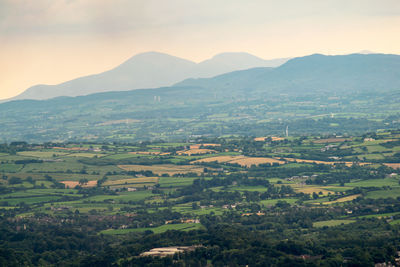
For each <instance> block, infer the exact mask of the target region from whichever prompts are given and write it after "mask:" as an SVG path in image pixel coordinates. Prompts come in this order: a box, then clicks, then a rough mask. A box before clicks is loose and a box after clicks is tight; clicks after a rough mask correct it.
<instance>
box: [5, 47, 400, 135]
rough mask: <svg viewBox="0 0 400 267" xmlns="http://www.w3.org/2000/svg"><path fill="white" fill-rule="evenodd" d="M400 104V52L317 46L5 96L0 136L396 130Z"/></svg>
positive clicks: (255, 133)
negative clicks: (164, 75) (128, 80)
mask: <svg viewBox="0 0 400 267" xmlns="http://www.w3.org/2000/svg"><path fill="white" fill-rule="evenodd" d="M184 63H185V62H184ZM185 64H186V63H185ZM188 64H189V65H191V64H190V63H188ZM399 103H400V56H398V55H385V54H368V55H362V54H353V55H346V56H324V55H319V54H315V55H311V56H306V57H301V58H295V59H291V60H289V61H288V62H286V63H285V64H283V65H281V66H279V67H276V68H266V67H262V68H252V69H247V70H241V71H234V72H230V73H226V74H223V75H219V76H216V77H213V78H207V79H205V78H202V79H189V80H185V81H183V82H180V83H177V84H176V85H174V86H170V87H163V88H155V89H142V90H140V89H138V90H130V91H118V92H103V93H96V94H90V95H86V96H77V97H57V98H53V99H49V100H18V101H8V102H6V103H3V104H0V124H1V125H2V127H1V128H0V140H3V142H5V141H10V140H13V141H17V140H28V141H30V142H46V141H49V140H64V141H65V140H87V139H88V138H95V139H99V140H119V139H118V138H120V137H118V136H125V137H126V138H129V140H149V139H157V138H159V139H163V140H164V139H165V138H167V139H168V138H171V140H172V139H174V140H176V139H179V140H181V139H186V138H190V137H191V136H203V135H204V136H220V135H254V136H265V135H266V134H268V133H269V134H281V133H283V131H284V129H285V128H286V126H287V125H290V129H291V131H292V133H293V132H297V133H298V134H307V133H309V132H310V130H311V131H313V130H315V129H317V130H318V132H320V133H327V134H331V133H338V132H340V133H346V132H355V131H375V130H376V129H386V128H387V129H389V128H391V129H395V128H396V129H398V128H399V125H400V105H399ZM333 114H334V117H333V116H332V115H333ZM331 116H332V117H331ZM319 120H322V124H320V122H321V121H320V122H319ZM121 122H126V123H121ZM110 123H112V125H110ZM115 123H121V124H120V125H117V124H115ZM310 125H314V126H313V127H314V128H313V129H310ZM123 140H125V141H126V140H128V139H123Z"/></svg>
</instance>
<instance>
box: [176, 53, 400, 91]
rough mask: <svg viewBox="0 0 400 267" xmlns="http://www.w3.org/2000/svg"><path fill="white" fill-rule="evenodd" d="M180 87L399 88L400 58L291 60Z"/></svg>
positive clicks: (357, 56) (190, 81) (316, 56)
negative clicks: (275, 66)
mask: <svg viewBox="0 0 400 267" xmlns="http://www.w3.org/2000/svg"><path fill="white" fill-rule="evenodd" d="M177 85H179V86H202V87H205V88H214V89H219V90H225V89H227V88H229V89H230V90H232V89H233V90H239V91H242V90H246V93H249V90H248V89H250V92H258V93H266V92H268V93H274V92H277V93H280V94H281V93H302V94H304V93H311V92H315V91H321V92H332V93H338V92H352V93H354V92H356V91H363V92H366V91H375V92H381V91H382V90H385V91H388V90H398V89H400V56H398V55H384V54H368V55H363V54H352V55H345V56H325V55H320V54H314V55H311V56H306V57H301V58H294V59H291V60H289V61H288V62H287V63H285V64H283V65H281V66H279V67H277V68H273V69H271V68H259V69H251V70H246V71H238V72H234V73H228V74H225V75H220V76H217V77H214V78H211V79H188V80H185V81H183V82H181V83H178V84H177Z"/></svg>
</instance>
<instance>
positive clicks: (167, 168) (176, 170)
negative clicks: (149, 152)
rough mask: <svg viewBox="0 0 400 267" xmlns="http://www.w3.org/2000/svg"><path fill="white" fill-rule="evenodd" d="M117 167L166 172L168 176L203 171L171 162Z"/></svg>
mask: <svg viewBox="0 0 400 267" xmlns="http://www.w3.org/2000/svg"><path fill="white" fill-rule="evenodd" d="M118 167H119V168H121V169H123V170H125V171H136V172H140V171H151V172H153V173H154V174H156V175H162V174H168V175H170V176H172V175H174V174H186V173H191V172H193V173H197V174H201V173H203V172H204V168H203V167H200V166H195V165H173V164H156V165H118Z"/></svg>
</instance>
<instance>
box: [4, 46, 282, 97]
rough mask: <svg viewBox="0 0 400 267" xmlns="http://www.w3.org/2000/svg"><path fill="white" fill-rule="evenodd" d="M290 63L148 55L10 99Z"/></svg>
mask: <svg viewBox="0 0 400 267" xmlns="http://www.w3.org/2000/svg"><path fill="white" fill-rule="evenodd" d="M286 61H287V59H274V60H264V59H261V58H258V57H256V56H253V55H250V54H248V53H222V54H218V55H216V56H214V57H213V58H211V59H208V60H205V61H203V62H200V63H197V64H196V63H195V62H192V61H189V60H186V59H182V58H178V57H174V56H171V55H167V54H163V53H158V52H147V53H142V54H138V55H135V56H133V57H132V58H130V59H128V60H127V61H125V62H124V63H122V64H121V65H119V66H117V67H116V68H114V69H111V70H109V71H105V72H102V73H99V74H94V75H88V76H84V77H80V78H77V79H73V80H70V81H67V82H64V83H61V84H58V85H36V86H33V87H30V88H28V89H27V90H26V91H24V92H23V93H21V94H20V95H18V96H16V97H14V98H12V99H10V100H16V99H37V100H39V99H49V98H54V97H59V96H80V95H88V94H93V93H100V92H107V91H126V90H133V89H143V88H157V87H162V86H170V85H173V84H174V83H177V82H180V81H182V80H185V79H187V78H198V77H212V76H216V75H220V74H222V73H227V72H231V71H235V70H243V69H248V68H254V67H275V66H279V65H280V64H282V63H284V62H286Z"/></svg>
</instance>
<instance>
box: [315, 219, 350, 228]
mask: <svg viewBox="0 0 400 267" xmlns="http://www.w3.org/2000/svg"><path fill="white" fill-rule="evenodd" d="M353 222H355V221H354V220H329V221H320V222H314V223H313V227H317V228H319V227H324V226H328V227H332V226H338V225H342V224H349V223H353Z"/></svg>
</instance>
